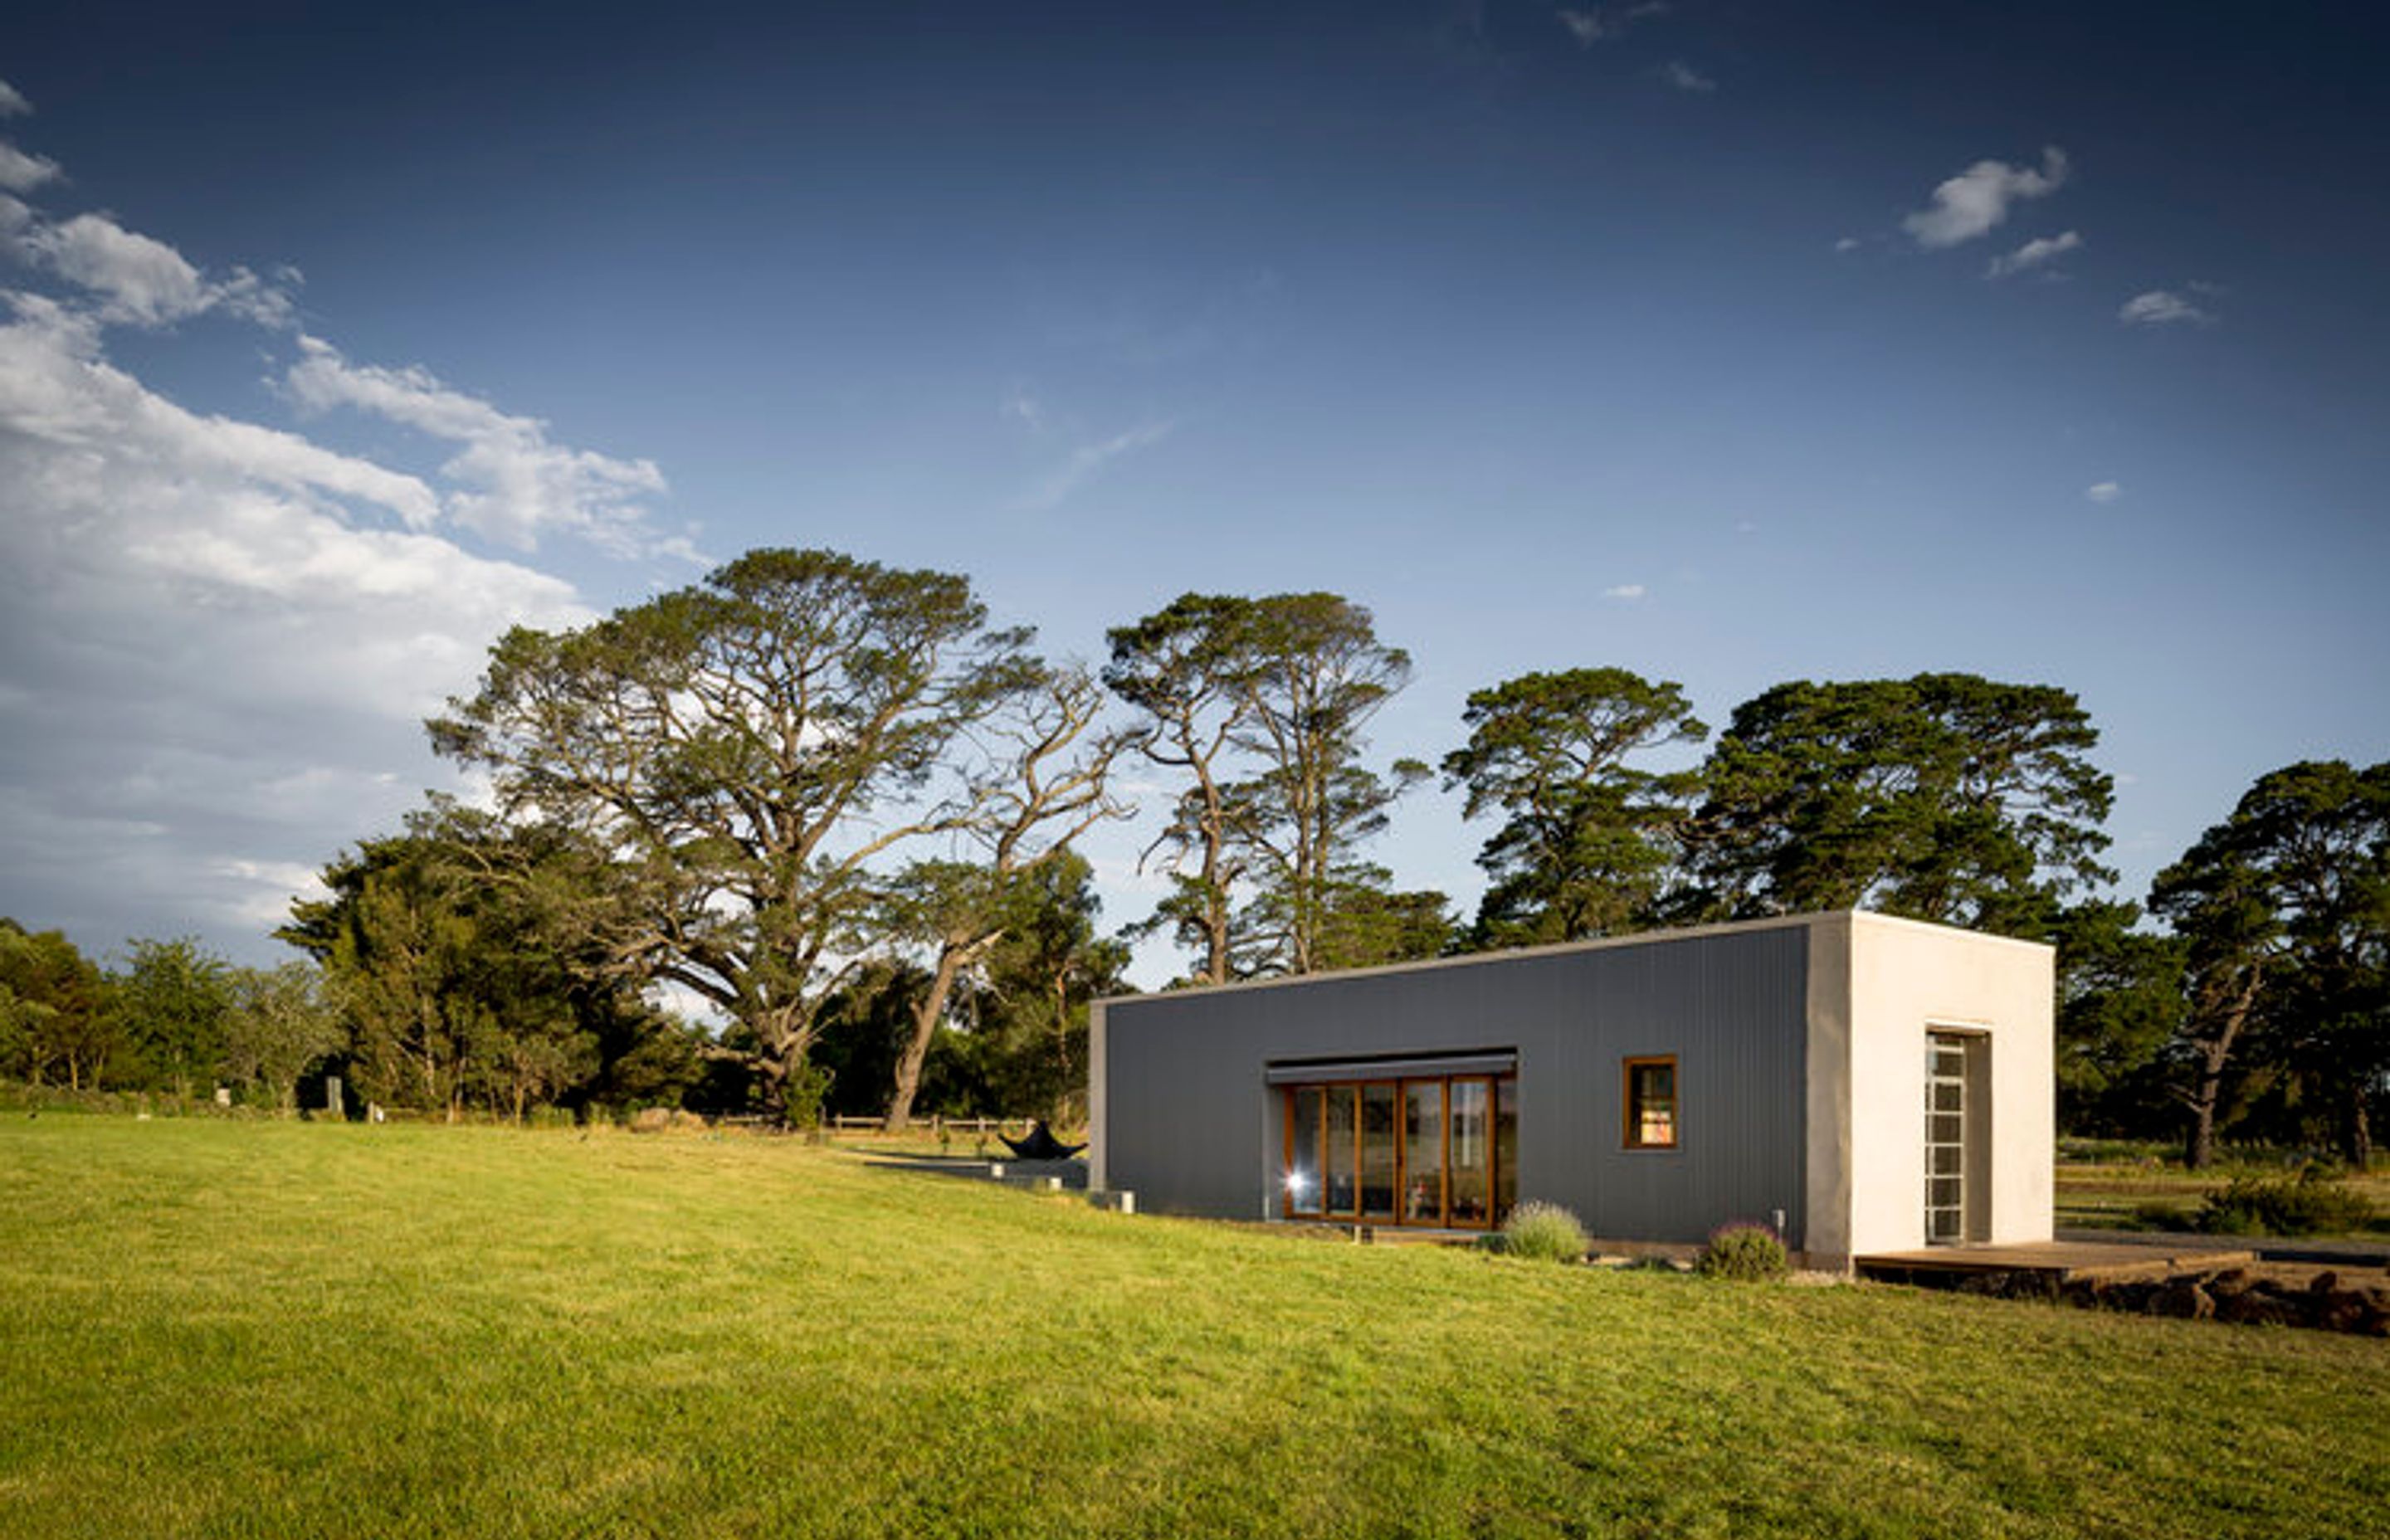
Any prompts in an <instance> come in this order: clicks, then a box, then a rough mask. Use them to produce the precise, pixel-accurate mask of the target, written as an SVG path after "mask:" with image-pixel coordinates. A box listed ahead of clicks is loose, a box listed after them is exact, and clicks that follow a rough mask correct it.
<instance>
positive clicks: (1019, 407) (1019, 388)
mask: <svg viewBox="0 0 2390 1540" xmlns="http://www.w3.org/2000/svg"><path fill="white" fill-rule="evenodd" d="M1002 410H1003V413H1004V415H1005V416H1006V417H1011V418H1013V419H1014V420H1016V421H1018V422H1020V423H1022V424H1023V425H1024V426H1026V427H1027V428H1028V429H1029V430H1030V431H1031V432H1033V433H1042V432H1044V431H1045V430H1046V408H1045V405H1044V404H1042V403H1041V402H1039V401H1038V399H1037V395H1036V392H1035V391H1032V390H1031V389H1030V388H1029V387H1028V386H1027V385H1026V384H1023V383H1022V382H1020V381H1017V380H1016V381H1015V382H1014V383H1012V384H1011V385H1009V386H1007V387H1006V388H1005V392H1004V405H1003V407H1002Z"/></svg>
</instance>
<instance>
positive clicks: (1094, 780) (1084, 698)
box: [886, 669, 1130, 1129]
mask: <svg viewBox="0 0 2390 1540" xmlns="http://www.w3.org/2000/svg"><path fill="white" fill-rule="evenodd" d="M1103 703H1104V702H1103V690H1102V688H1101V687H1099V685H1098V684H1097V683H1096V682H1095V681H1094V680H1093V679H1090V678H1089V677H1087V675H1086V674H1084V673H1082V672H1080V671H1079V670H1076V669H1061V670H1056V671H1051V672H1049V673H1047V674H1046V676H1045V677H1044V678H1043V679H1042V680H1041V681H1040V682H1039V684H1038V686H1037V687H1036V688H1034V690H1029V691H1024V692H1022V694H1021V695H1020V696H1019V697H1017V698H1016V699H1015V701H1014V702H1013V703H1012V704H1011V706H1010V707H1009V708H1008V710H1007V711H1006V712H1005V713H1004V714H1003V715H1002V716H1001V717H999V718H998V719H997V720H996V722H994V723H992V724H991V725H990V727H989V729H988V734H987V736H989V737H990V738H994V739H996V740H997V741H1000V742H1001V743H1002V744H1003V745H1004V748H1003V750H1002V751H1001V752H999V753H998V754H996V756H995V763H994V764H992V765H991V766H990V767H989V769H988V771H987V772H986V773H985V774H984V775H983V776H980V777H978V778H977V780H976V782H975V784H973V785H972V786H971V787H970V792H969V795H968V796H967V798H966V799H965V806H966V809H967V811H966V812H965V813H964V814H963V815H960V818H959V820H958V821H959V822H960V823H961V825H962V829H961V832H962V834H963V835H964V836H965V837H966V838H967V839H968V840H969V841H970V842H972V843H976V844H978V845H979V846H980V847H981V848H982V851H983V858H982V859H981V860H980V861H978V862H959V861H924V862H919V863H916V864H915V865H914V866H913V867H912V868H911V869H910V870H908V871H907V872H906V874H905V876H904V878H903V879H901V881H900V882H899V884H898V886H897V889H896V892H895V893H894V895H893V903H892V905H890V915H891V918H892V919H893V924H894V927H895V929H896V930H898V931H899V932H900V933H905V934H910V935H911V936H913V937H914V938H916V939H917V940H919V941H920V942H922V943H925V944H926V945H927V946H928V947H929V949H930V950H931V952H932V964H931V969H930V987H929V988H928V989H927V990H925V991H924V992H923V993H922V995H921V996H920V999H919V1003H918V1005H917V1007H916V1008H915V1012H914V1019H913V1033H912V1036H911V1038H910V1039H909V1040H908V1041H907V1043H906V1048H905V1052H904V1054H903V1056H902V1057H901V1058H899V1059H898V1060H897V1063H896V1072H895V1083H894V1086H893V1090H892V1092H891V1094H890V1097H889V1101H888V1110H887V1118H886V1125H887V1126H888V1127H889V1128H891V1129H901V1128H903V1127H905V1126H906V1123H908V1122H909V1121H910V1120H911V1118H912V1113H913V1097H914V1094H915V1093H916V1091H918V1090H919V1086H920V1079H921V1064H922V1060H923V1059H924V1058H925V1057H926V1056H927V1055H928V1053H929V1051H930V1044H931V1041H932V1038H933V1037H934V1036H935V1035H936V1033H937V1029H938V1025H939V1023H940V1022H941V1021H943V1020H944V1019H945V1014H946V1008H947V1005H948V1003H949V1001H950V1000H951V999H952V998H953V994H954V988H955V984H956V982H957V980H958V979H959V978H961V977H962V976H963V975H964V974H965V973H966V972H968V971H969V970H970V969H973V968H975V967H977V966H978V965H979V963H980V961H981V959H982V958H983V957H984V956H986V955H987V953H988V950H989V949H990V948H992V947H994V946H995V945H996V944H997V943H999V942H1001V941H1002V940H1003V939H1004V938H1005V937H1006V936H1007V935H1008V934H1009V933H1010V932H1011V931H1012V930H1014V929H1015V928H1017V927H1019V926H1021V925H1022V924H1023V923H1026V922H1028V921H1029V920H1030V919H1031V918H1032V916H1033V914H1034V910H1033V909H1032V908H1031V907H1030V905H1032V904H1033V903H1034V899H1035V898H1036V897H1037V896H1038V890H1036V889H1035V888H1034V884H1031V883H1030V881H1029V879H1032V878H1033V877H1034V875H1035V874H1036V873H1037V871H1038V870H1039V868H1041V867H1043V866H1047V865H1049V864H1051V863H1053V862H1055V861H1057V860H1059V859H1060V858H1061V857H1062V856H1063V855H1064V854H1065V853H1067V852H1068V851H1069V849H1070V846H1071V841H1073V840H1075V839H1077V838H1078V837H1079V836H1080V835H1081V834H1083V833H1085V832H1086V830H1087V829H1088V828H1091V827H1092V826H1093V825H1095V824H1097V823H1099V822H1100V821H1101V820H1103V819H1106V818H1115V817H1121V816H1124V815H1126V813H1127V811H1128V810H1127V809H1126V808H1124V807H1123V806H1122V805H1121V804H1120V803H1119V802H1116V801H1115V800H1114V799H1113V798H1112V797H1111V796H1110V795H1109V794H1108V793H1107V791H1106V790H1105V782H1106V780H1107V778H1108V777H1109V776H1110V775H1111V766H1112V762H1113V761H1114V760H1116V759H1117V758H1118V757H1119V756H1120V754H1121V752H1122V751H1124V749H1125V748H1126V747H1127V746H1128V744H1129V741H1130V740H1129V739H1128V738H1124V737H1122V736H1120V735H1117V734H1103V733H1098V732H1097V731H1096V723H1097V719H1098V717H1099V715H1100V714H1101V712H1102V711H1103Z"/></svg>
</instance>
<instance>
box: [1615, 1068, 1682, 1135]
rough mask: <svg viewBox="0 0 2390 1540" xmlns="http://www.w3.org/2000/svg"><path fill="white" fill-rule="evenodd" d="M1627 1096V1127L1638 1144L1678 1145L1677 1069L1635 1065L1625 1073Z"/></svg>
mask: <svg viewBox="0 0 2390 1540" xmlns="http://www.w3.org/2000/svg"><path fill="white" fill-rule="evenodd" d="M1627 1081H1628V1084H1627V1094H1628V1095H1629V1096H1630V1097H1632V1098H1633V1109H1632V1110H1631V1112H1630V1114H1629V1116H1630V1119H1631V1122H1630V1123H1629V1127H1630V1128H1631V1130H1632V1132H1633V1135H1634V1142H1635V1143H1637V1144H1638V1145H1656V1146H1667V1145H1673V1144H1675V1143H1676V1142H1677V1067H1676V1066H1675V1065H1674V1064H1637V1065H1633V1066H1631V1067H1630V1068H1629V1069H1628V1071H1627Z"/></svg>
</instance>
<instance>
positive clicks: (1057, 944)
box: [965, 853, 1129, 1126]
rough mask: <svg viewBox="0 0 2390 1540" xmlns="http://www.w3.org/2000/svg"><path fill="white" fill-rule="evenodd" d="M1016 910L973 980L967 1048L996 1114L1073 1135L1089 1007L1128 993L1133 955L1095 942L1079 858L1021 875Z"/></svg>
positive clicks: (1089, 892)
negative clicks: (1025, 1117)
mask: <svg viewBox="0 0 2390 1540" xmlns="http://www.w3.org/2000/svg"><path fill="white" fill-rule="evenodd" d="M1015 903H1016V908H1015V911H1014V912H1015V919H1014V923H1013V924H1012V925H1011V926H1010V928H1009V929H1008V930H1006V932H1005V935H1004V938H1003V939H1002V940H1001V941H1000V942H998V943H996V946H994V947H993V948H991V949H990V951H989V953H988V955H987V957H986V959H985V961H984V963H983V966H982V967H981V968H980V969H979V970H978V976H977V981H976V987H975V988H974V989H973V990H972V991H971V993H970V1001H969V1005H968V1007H967V1010H966V1012H965V1017H966V1020H968V1021H969V1023H970V1032H969V1033H968V1038H967V1046H968V1049H969V1051H970V1056H971V1058H972V1060H973V1063H974V1065H975V1068H976V1071H977V1078H978V1080H979V1082H980V1084H983V1086H985V1087H986V1089H987V1093H988V1096H989V1097H990V1098H991V1100H992V1101H993V1103H994V1105H995V1107H996V1110H999V1111H1001V1112H1003V1113H1006V1114H1008V1115H1017V1114H1021V1113H1029V1114H1033V1115H1034V1116H1036V1117H1038V1118H1040V1119H1043V1120H1044V1121H1045V1122H1047V1123H1053V1124H1057V1125H1062V1126H1074V1125H1076V1124H1078V1123H1082V1122H1084V1121H1085V1119H1086V1090H1087V1006H1088V1003H1089V1002H1090V1001H1092V1000H1094V999H1096V998H1098V997H1099V996H1101V995H1116V994H1120V993H1122V992H1123V991H1124V990H1125V989H1126V988H1127V986H1126V985H1125V984H1124V982H1122V980H1121V974H1122V972H1123V971H1124V969H1127V967H1128V963H1129V950H1128V948H1127V947H1126V946H1125V945H1124V944H1123V943H1120V942H1117V941H1111V940H1108V939H1106V938H1104V937H1102V936H1100V935H1099V934H1098V933H1097V930H1096V918H1097V916H1098V914H1099V912H1100V910H1101V907H1102V905H1101V901H1100V900H1099V899H1098V898H1097V896H1096V891H1095V884H1094V872H1093V870H1092V869H1091V868H1090V867H1089V866H1088V865H1087V862H1086V858H1085V857H1083V856H1081V855H1079V854H1077V853H1065V854H1064V855H1062V856H1061V857H1060V859H1058V860H1054V861H1051V862H1047V864H1045V865H1044V866H1040V867H1038V868H1037V869H1036V870H1034V871H1033V872H1030V873H1027V874H1026V875H1025V876H1024V877H1023V879H1022V881H1021V883H1020V884H1019V885H1018V886H1017V888H1016V892H1015Z"/></svg>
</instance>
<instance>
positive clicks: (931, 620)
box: [430, 550, 1039, 1123]
mask: <svg viewBox="0 0 2390 1540" xmlns="http://www.w3.org/2000/svg"><path fill="white" fill-rule="evenodd" d="M1027 639H1028V634H1027V633H1026V632H1025V631H1016V630H996V629H991V628H990V627H989V626H988V625H987V623H986V610H985V607H984V606H983V605H982V604H981V603H980V602H979V600H978V599H977V598H975V597H973V596H972V594H971V591H970V583H969V582H968V580H966V579H964V578H961V577H957V576H951V575H948V574H946V573H942V572H932V571H898V570H894V569H890V568H884V567H880V566H879V565H877V564H875V563H871V562H866V561H859V560H856V559H855V558H851V557H845V556H841V555H837V554H835V553H832V552H828V551H790V550H761V551H752V552H750V553H748V554H747V555H745V556H743V557H740V558H739V559H737V560H736V561H733V562H731V563H729V564H728V565H727V566H725V567H722V568H720V569H718V570H717V571H714V572H713V573H711V574H710V575H708V576H707V577H706V578H705V579H704V580H703V581H702V582H700V583H699V584H694V585H692V586H690V587H687V588H683V589H680V590H677V591H675V592H673V593H669V594H665V595H662V596H661V597H657V598H654V599H651V600H649V601H648V602H647V603H645V604H641V605H637V606H635V607H632V608H629V609H625V610H617V611H616V612H615V613H613V614H612V615H610V616H609V617H607V618H606V619H604V620H601V621H598V622H596V623H594V624H591V625H588V626H585V627H584V628H582V629H580V630H577V631H570V632H564V633H560V634H550V633H546V632H540V631H533V630H528V629H522V628H518V629H516V630H514V631H512V632H510V633H508V635H506V636H505V637H504V638H502V639H501V640H500V641H499V642H498V643H497V645H496V646H495V647H494V648H492V649H491V655H490V662H489V666H488V669H487V671H486V672H485V673H484V674H483V676H482V685H481V688H480V691H479V693H477V694H476V695H475V696H474V697H473V698H472V699H453V700H451V701H450V702H449V712H448V714H447V715H446V716H444V717H441V718H438V719H436V720H434V721H433V722H431V723H430V731H431V736H432V745H433V747H434V748H435V749H436V750H437V751H440V752H441V753H443V754H445V755H447V756H449V757H451V758H453V759H456V760H457V761H458V762H460V763H462V764H469V765H475V766H479V767H481V768H483V769H486V770H487V771H488V772H489V773H490V775H491V776H492V780H493V783H494V786H495V790H496V793H497V796H498V800H499V805H500V808H501V811H502V813H503V815H505V816H506V817H508V818H509V819H512V820H517V821H530V822H550V823H555V824H558V825H560V826H563V827H565V828H570V829H572V831H574V832H575V833H577V834H579V835H581V836H582V837H584V838H585V839H587V840H588V841H591V842H592V843H593V844H594V845H596V846H597V847H598V848H600V849H602V850H603V851H605V852H606V853H607V854H608V855H609V856H610V858H611V859H612V860H613V861H614V862H615V863H616V865H617V866H619V867H620V868H621V870H622V873H623V878H624V880H625V883H626V886H627V888H628V890H629V892H630V893H631V895H632V898H631V901H630V902H629V903H627V904H625V905H622V906H621V907H619V908H617V909H614V910H612V911H611V912H610V914H609V915H608V916H607V917H606V923H605V924H604V926H603V927H602V930H598V931H596V932H593V933H598V934H602V937H603V940H604V943H605V944H606V946H607V947H608V949H609V951H610V954H611V956H613V957H614V958H615V959H616V961H617V962H618V963H620V964H623V965H625V966H631V967H636V968H637V969H642V970H643V971H644V972H645V973H646V974H647V975H649V976H650V977H652V978H654V979H657V980H661V981H664V982H670V983H673V984H676V985H678V986H680V987H682V988H684V989H687V990H689V991H690V992H692V993H694V994H695V995H699V996H700V998H702V999H704V1000H706V1001H708V1002H709V1003H710V1004H711V1005H712V1006H713V1007H714V1008H715V1009H717V1010H719V1011H720V1012H721V1013H722V1014H723V1015H724V1016H725V1017H726V1018H728V1019H729V1020H731V1021H732V1022H734V1023H735V1024H736V1025H737V1027H738V1028H739V1032H738V1033H735V1034H729V1035H731V1036H735V1037H736V1038H737V1039H738V1040H739V1042H741V1043H743V1044H744V1045H745V1046H734V1045H733V1044H732V1043H731V1042H729V1041H727V1040H726V1041H725V1042H724V1043H722V1044H718V1045H717V1046H715V1048H714V1049H713V1051H715V1052H718V1053H726V1054H731V1055H734V1056H735V1057H736V1058H737V1059H739V1061H740V1062H742V1063H744V1064H746V1065H747V1066H748V1067H749V1068H750V1069H752V1071H753V1072H755V1073H756V1074H757V1075H758V1076H759V1077H760V1080H761V1082H762V1084H763V1086H764V1089H765V1096H766V1098H767V1100H768V1102H769V1103H770V1104H771V1105H772V1106H774V1107H775V1108H776V1109H777V1110H778V1111H779V1112H780V1114H781V1115H782V1116H783V1117H785V1118H787V1119H788V1120H790V1121H791V1122H796V1123H810V1122H812V1121H813V1120H814V1119H815V1117H816V1114H817V1111H818V1108H819V1104H820V1095H821V1081H820V1077H819V1076H818V1075H817V1074H816V1073H814V1072H813V1071H812V1067H811V1066H810V1064H809V1061H808V1055H809V1051H810V1049H811V1048H812V1046H813V1044H814V1042H815V1040H816V1037H817V1036H818V1035H819V1033H820V1031H821V1026H822V1020H821V1012H822V1009H823V1007H824V1005H825V1003H826V1002H827V1001H828V1000H829V998H830V997H831V995H832V994H833V993H834V992H835V991H836V989H837V988H838V986H839V984H840V982H842V980H844V979H845V978H847V977H848V976H849V975H850V974H852V973H853V972H854V969H857V968H859V967H860V966H861V965H862V961H863V959H864V958H865V957H866V956H868V954H869V953H870V951H871V941H872V938H871V937H870V936H869V935H868V934H867V930H866V923H865V922H866V920H867V917H868V916H869V914H870V913H871V911H872V908H873V905H874V902H875V896H876V894H875V882H874V879H873V863H874V862H875V861H876V860H877V859H878V858H880V856H881V855H882V854H883V853H887V852H889V851H891V850H893V848H895V847H896V846H898V845H899V844H901V843H902V842H904V841H907V840H910V839H913V838H916V837H919V836H921V835H924V834H932V833H943V832H950V831H953V830H955V829H957V828H961V827H963V826H964V824H965V823H966V821H967V817H966V815H967V813H968V809H967V808H957V807H956V806H954V805H952V804H951V803H948V802H943V801H941V802H930V803H928V804H926V805H925V804H924V802H923V794H924V792H925V791H926V789H928V788H929V787H930V784H931V782H932V778H933V776H935V775H936V773H937V772H938V771H939V769H940V767H941V765H942V764H943V763H944V755H945V754H946V752H947V751H948V750H949V748H950V747H952V746H953V745H954V744H955V742H956V740H957V735H959V734H961V733H962V732H963V731H964V730H965V729H967V728H968V727H970V725H973V724H975V723H978V722H980V721H982V720H983V719H985V718H986V717H987V716H988V715H989V714H990V713H991V712H994V711H995V710H996V708H997V707H998V706H999V705H1000V704H1002V703H1003V702H1004V701H1005V700H1007V699H1009V698H1011V697H1012V696H1014V695H1016V694H1018V693H1019V692H1020V691H1021V690H1022V689H1023V688H1025V687H1029V686H1031V685H1033V684H1034V682H1035V680H1036V678H1037V677H1038V672H1039V671H1038V668H1037V665H1036V664H1035V662H1034V660H1032V659H1030V658H1029V657H1028V656H1027V655H1026V654H1025V652H1024V651H1023V648H1024V647H1025V645H1026V642H1027Z"/></svg>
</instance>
